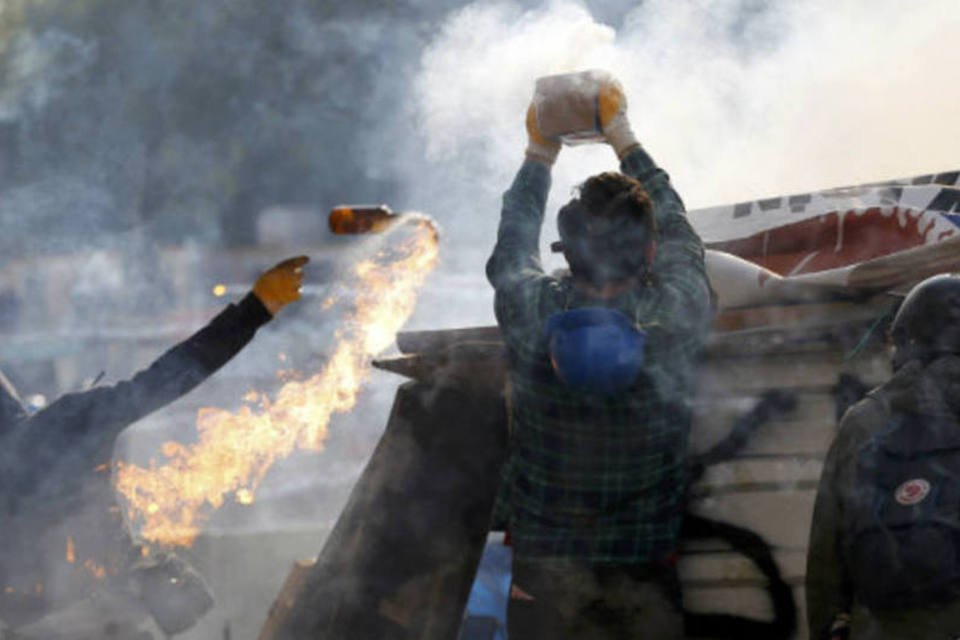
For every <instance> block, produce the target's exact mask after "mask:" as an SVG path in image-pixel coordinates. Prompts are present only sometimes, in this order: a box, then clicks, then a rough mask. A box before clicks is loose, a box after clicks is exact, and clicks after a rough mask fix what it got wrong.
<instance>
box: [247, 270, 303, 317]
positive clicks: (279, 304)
mask: <svg viewBox="0 0 960 640" xmlns="http://www.w3.org/2000/svg"><path fill="white" fill-rule="evenodd" d="M309 261H310V258H308V257H307V256H297V257H296V258H288V259H286V260H284V261H283V262H281V263H280V264H278V265H276V266H275V267H272V268H271V269H268V270H267V271H264V272H263V273H262V274H260V277H259V278H257V281H256V282H254V283H253V294H254V295H255V296H257V298H259V300H260V302H262V303H263V306H264V307H266V308H267V311H269V312H270V314H271V315H277V312H278V311H280V309H282V308H283V307H285V306H287V305H288V304H290V303H291V302H293V301H295V300H299V299H300V286H301V285H302V284H303V265H305V264H307V263H308V262H309Z"/></svg>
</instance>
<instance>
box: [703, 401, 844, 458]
mask: <svg viewBox="0 0 960 640" xmlns="http://www.w3.org/2000/svg"><path fill="white" fill-rule="evenodd" d="M758 398H759V395H730V396H726V397H720V396H717V397H697V398H696V399H695V401H694V404H693V425H692V427H691V434H690V449H691V451H692V452H694V453H699V452H703V451H706V450H707V449H709V448H710V447H711V446H713V445H714V444H716V443H717V442H719V441H720V440H721V439H722V438H724V437H726V436H727V435H728V434H729V433H730V429H731V428H733V425H734V424H735V423H736V422H737V420H738V419H740V418H741V417H742V416H743V415H744V414H745V413H747V412H748V411H750V410H751V409H752V408H753V407H754V406H755V405H756V403H757V400H758ZM835 413H836V408H835V404H834V400H833V397H832V396H830V395H829V394H828V393H823V392H819V393H798V394H797V405H796V407H795V408H794V409H793V410H792V411H790V412H788V413H783V414H777V415H775V416H773V417H772V419H771V420H770V422H768V423H766V424H763V425H761V426H760V427H759V428H758V429H757V430H756V434H755V435H754V437H753V438H751V440H750V441H749V443H748V447H749V446H752V445H753V444H754V442H758V443H759V444H758V445H757V446H759V447H765V448H767V449H772V450H773V451H774V452H777V453H783V454H790V453H800V452H803V451H810V450H811V449H813V452H814V453H816V451H817V450H816V449H815V448H814V447H815V446H816V444H811V443H809V442H808V440H812V442H813V443H817V442H821V441H824V439H826V442H828V443H829V442H830V441H832V439H833V429H834V428H835V427H834V426H833V425H835V424H836V418H835ZM811 424H815V425H822V426H820V427H819V428H818V429H817V431H815V432H813V431H812V432H809V434H808V433H807V432H805V431H801V430H802V429H807V428H809V425H811ZM776 436H783V437H785V438H786V439H785V441H784V444H783V446H782V447H781V446H780V445H779V444H778V442H777V441H776V440H774V438H775V437H776ZM745 451H750V450H749V449H747V450H745ZM761 451H764V449H763V448H761V449H759V450H757V452H761Z"/></svg>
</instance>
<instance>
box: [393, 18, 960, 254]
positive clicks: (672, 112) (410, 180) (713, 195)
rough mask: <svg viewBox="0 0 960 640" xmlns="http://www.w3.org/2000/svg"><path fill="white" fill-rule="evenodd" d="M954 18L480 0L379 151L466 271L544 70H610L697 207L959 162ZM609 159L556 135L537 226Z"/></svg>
mask: <svg viewBox="0 0 960 640" xmlns="http://www.w3.org/2000/svg"><path fill="white" fill-rule="evenodd" d="M958 26H960V8H958V7H957V5H956V4H955V3H952V2H950V1H949V0H931V1H926V2H920V3H911V4H909V5H905V4H903V3H901V2H897V1H896V0H881V1H879V2H872V3H864V2H858V1H856V0H839V1H830V2H827V1H820V0H817V1H811V2H804V3H774V2H770V3H758V2H755V1H747V0H716V1H713V2H672V1H671V0H648V1H646V2H643V3H638V5H637V7H636V8H635V9H633V10H632V11H629V12H626V14H625V15H624V17H623V20H622V21H621V23H620V24H617V25H606V24H602V23H600V22H599V21H597V20H596V19H595V18H594V17H593V16H592V15H591V12H590V10H589V9H588V7H587V6H586V5H585V4H583V3H580V2H575V1H572V0H556V1H553V2H546V3H544V4H542V5H541V6H540V7H539V8H535V9H532V10H531V9H524V8H523V7H522V6H521V5H519V4H518V3H516V2H498V3H491V2H475V3H473V4H471V5H469V6H467V7H465V8H463V9H461V10H459V11H457V12H454V13H452V14H451V15H450V16H449V17H448V19H447V20H446V22H445V23H444V25H443V27H442V28H441V29H440V30H438V32H437V33H436V35H435V36H434V37H433V39H432V40H431V42H430V43H429V45H428V46H427V47H426V48H425V50H424V53H423V56H422V59H421V63H420V69H419V73H418V76H417V78H416V80H415V88H414V97H413V100H412V101H411V103H410V105H409V107H408V109H407V111H406V112H405V113H403V114H402V116H401V117H402V119H403V123H402V126H403V129H402V130H400V131H398V130H396V129H392V130H391V131H390V132H389V134H388V135H387V137H389V139H398V138H401V136H402V138H401V139H404V138H405V139H406V140H408V144H407V145H406V147H404V148H405V152H404V153H398V154H395V155H393V156H391V157H392V158H395V159H396V161H395V162H394V169H395V170H396V171H397V172H398V173H400V174H401V175H402V176H403V177H404V180H405V183H406V185H407V186H408V188H409V199H410V200H411V201H413V202H417V203H418V204H419V206H422V207H424V209H425V210H428V211H430V212H432V213H435V215H438V216H440V217H441V220H443V221H444V222H445V223H446V227H445V230H446V231H448V232H449V234H448V236H447V238H446V239H447V241H448V243H447V246H448V247H449V246H451V245H452V246H453V247H455V252H466V253H461V255H466V256H469V257H467V258H464V259H463V260H464V261H462V262H460V263H457V262H456V261H453V262H454V264H453V266H454V267H457V268H459V267H463V268H466V269H469V270H479V269H481V268H482V257H483V256H484V255H485V254H486V252H488V251H489V250H490V248H491V247H492V244H493V240H494V235H493V234H494V229H495V224H496V220H497V218H498V213H499V195H500V194H501V193H502V191H503V190H504V189H505V188H506V187H507V186H508V185H509V182H510V179H511V178H512V175H513V173H514V172H515V171H516V169H517V167H518V166H519V164H520V162H521V160H522V157H523V149H524V145H525V142H526V138H525V132H524V127H523V117H524V111H525V107H526V105H527V103H528V101H529V99H530V97H531V94H532V91H533V82H534V79H535V78H536V77H538V76H541V75H546V74H551V73H557V72H563V71H573V70H580V69H587V68H593V67H602V68H606V69H609V70H610V71H612V72H613V73H614V74H615V75H616V76H617V77H619V78H620V79H621V81H622V82H623V84H624V86H625V89H626V92H627V96H628V99H629V102H630V112H629V113H630V116H631V121H632V123H633V126H634V130H635V131H636V133H637V134H638V136H639V137H640V139H641V141H642V142H643V143H644V145H645V146H646V147H647V149H648V150H649V151H650V152H651V154H652V155H653V156H654V157H655V158H656V160H657V161H658V162H659V163H660V164H661V166H663V167H664V168H665V169H667V170H668V171H669V172H670V174H671V176H672V179H673V182H674V184H675V185H676V186H677V188H678V190H679V191H680V193H681V195H682V196H683V197H684V199H685V201H686V203H687V206H688V208H691V209H692V208H697V207H704V206H710V205H717V204H724V203H730V202H736V201H743V200H748V199H753V198H757V197H763V196H772V195H779V194H785V193H794V192H801V191H806V190H811V189H819V188H826V187H832V186H841V185H846V184H855V183H860V182H865V181H875V180H881V179H887V178H896V177H903V176H909V175H916V174H921V173H931V172H938V171H946V170H951V169H956V168H957V167H958V166H960V157H958V154H957V152H956V144H955V142H956V140H958V139H960V119H958V118H956V117H954V115H955V113H956V105H957V104H960V86H958V85H957V84H956V83H955V82H952V81H951V78H952V77H954V75H955V73H956V69H957V68H960V51H958V50H957V49H956V48H955V47H950V46H948V44H947V43H949V42H951V41H952V36H953V34H954V33H956V31H957V27H958ZM411 123H413V124H414V125H415V126H416V134H415V135H413V136H411V133H410V132H411V128H410V125H411ZM395 124H396V123H391V124H390V125H389V126H390V127H393V126H394V125H395ZM614 166H615V159H614V158H613V155H612V153H611V152H610V151H609V149H606V148H603V147H599V146H595V147H579V148H574V149H569V148H568V149H565V150H564V152H563V153H562V154H561V156H560V159H559V161H558V163H557V165H556V167H555V169H554V186H553V190H552V192H551V203H550V206H549V213H548V218H547V223H546V225H545V232H544V233H545V237H544V240H545V241H546V240H549V239H551V237H552V234H553V233H555V232H554V231H553V227H552V225H553V218H552V216H553V213H552V212H553V211H555V210H556V207H557V205H558V204H560V202H562V201H563V200H564V199H565V198H566V197H567V196H568V195H569V192H570V189H571V187H572V186H573V185H575V184H576V183H578V182H580V181H582V180H583V179H584V178H585V177H587V176H588V175H590V174H592V173H595V172H598V171H601V170H606V169H610V168H613V167H614ZM471 251H472V252H473V253H470V252H471ZM450 264H451V262H450V261H448V265H450Z"/></svg>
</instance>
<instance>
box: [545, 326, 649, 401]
mask: <svg viewBox="0 0 960 640" xmlns="http://www.w3.org/2000/svg"><path fill="white" fill-rule="evenodd" d="M546 336H547V346H548V349H549V352H550V363H551V364H552V365H553V370H554V372H555V373H556V374H557V377H558V378H560V380H561V381H562V382H563V383H564V384H566V385H567V386H568V387H570V388H571V389H574V390H577V391H582V392H584V393H591V394H598V395H616V394H618V393H622V392H624V391H626V390H627V389H629V388H630V387H631V386H632V385H633V384H634V382H636V380H637V376H639V375H640V369H641V368H642V367H643V353H644V345H645V343H646V333H644V332H643V331H642V330H640V329H638V328H637V327H636V326H634V324H633V322H631V321H630V318H628V317H627V316H626V315H625V314H624V313H622V312H620V311H617V310H616V309H608V308H606V307H583V308H580V309H573V310H570V311H562V312H559V313H555V314H553V315H552V316H550V317H549V318H548V319H547V324H546Z"/></svg>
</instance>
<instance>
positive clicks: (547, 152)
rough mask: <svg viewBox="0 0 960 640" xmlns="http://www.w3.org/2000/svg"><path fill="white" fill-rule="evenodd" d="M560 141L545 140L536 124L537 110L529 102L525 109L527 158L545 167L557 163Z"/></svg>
mask: <svg viewBox="0 0 960 640" xmlns="http://www.w3.org/2000/svg"><path fill="white" fill-rule="evenodd" d="M558 155H560V141H559V140H552V139H548V138H546V137H545V136H544V135H543V134H542V133H540V126H539V125H538V123H537V108H536V106H534V104H533V103H532V102H531V103H530V106H529V107H527V157H528V158H530V159H531V160H537V161H538V162H542V163H544V164H545V165H547V166H550V165H552V164H553V163H554V162H556V161H557V156H558Z"/></svg>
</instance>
